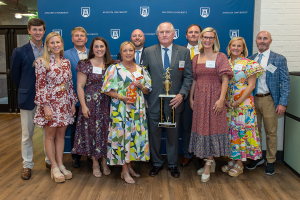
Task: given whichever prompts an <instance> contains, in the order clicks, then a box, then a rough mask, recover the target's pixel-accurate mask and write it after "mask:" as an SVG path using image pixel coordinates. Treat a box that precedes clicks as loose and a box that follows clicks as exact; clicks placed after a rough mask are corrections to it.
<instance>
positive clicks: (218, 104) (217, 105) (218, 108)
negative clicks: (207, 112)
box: [213, 99, 224, 114]
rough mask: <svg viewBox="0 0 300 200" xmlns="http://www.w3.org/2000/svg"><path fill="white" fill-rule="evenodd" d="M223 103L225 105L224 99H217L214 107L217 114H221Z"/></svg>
mask: <svg viewBox="0 0 300 200" xmlns="http://www.w3.org/2000/svg"><path fill="white" fill-rule="evenodd" d="M223 105H224V100H220V99H219V100H218V101H216V103H215V105H214V107H213V109H214V110H215V111H214V113H215V114H219V113H220V112H222V109H223Z"/></svg>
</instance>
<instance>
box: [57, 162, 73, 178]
mask: <svg viewBox="0 0 300 200" xmlns="http://www.w3.org/2000/svg"><path fill="white" fill-rule="evenodd" d="M59 169H60V171H61V172H62V173H63V174H64V176H65V179H66V180H70V179H72V172H71V171H69V170H67V169H66V167H65V166H64V165H62V166H60V167H59Z"/></svg>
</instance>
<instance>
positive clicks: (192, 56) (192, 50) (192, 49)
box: [191, 47, 195, 59]
mask: <svg viewBox="0 0 300 200" xmlns="http://www.w3.org/2000/svg"><path fill="white" fill-rule="evenodd" d="M194 49H195V47H192V48H191V59H193V58H194V55H195V53H194Z"/></svg>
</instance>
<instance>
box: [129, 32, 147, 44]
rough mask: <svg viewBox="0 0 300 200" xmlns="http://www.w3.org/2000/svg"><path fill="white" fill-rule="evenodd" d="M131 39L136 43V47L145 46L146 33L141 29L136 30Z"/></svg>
mask: <svg viewBox="0 0 300 200" xmlns="http://www.w3.org/2000/svg"><path fill="white" fill-rule="evenodd" d="M130 41H131V42H132V43H133V44H134V45H135V47H136V48H141V47H143V46H144V44H145V36H144V33H143V32H142V31H141V30H139V29H136V30H134V31H133V32H132V34H131V39H130Z"/></svg>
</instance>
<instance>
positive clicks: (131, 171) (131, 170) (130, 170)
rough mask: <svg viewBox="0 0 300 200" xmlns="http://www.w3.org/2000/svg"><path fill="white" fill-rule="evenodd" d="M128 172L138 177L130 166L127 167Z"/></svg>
mask: <svg viewBox="0 0 300 200" xmlns="http://www.w3.org/2000/svg"><path fill="white" fill-rule="evenodd" d="M128 171H129V174H130V175H131V176H134V177H140V175H139V174H138V173H136V172H135V171H134V170H133V169H132V168H128Z"/></svg>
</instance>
